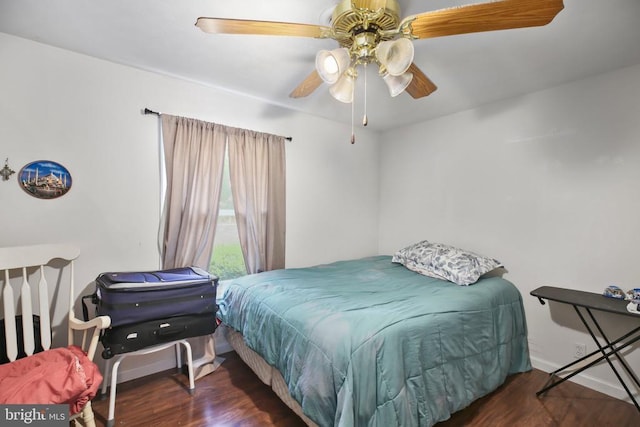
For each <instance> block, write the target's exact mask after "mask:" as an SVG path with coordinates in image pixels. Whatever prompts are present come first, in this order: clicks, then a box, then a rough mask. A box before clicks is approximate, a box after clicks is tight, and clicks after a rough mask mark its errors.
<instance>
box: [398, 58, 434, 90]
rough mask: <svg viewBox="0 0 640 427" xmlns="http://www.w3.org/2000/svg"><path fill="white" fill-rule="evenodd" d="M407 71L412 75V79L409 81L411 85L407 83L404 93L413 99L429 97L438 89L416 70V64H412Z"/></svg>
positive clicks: (418, 69)
mask: <svg viewBox="0 0 640 427" xmlns="http://www.w3.org/2000/svg"><path fill="white" fill-rule="evenodd" d="M408 71H409V72H410V73H411V74H413V79H411V83H409V86H407V88H406V89H405V92H407V93H408V94H409V95H411V96H412V97H414V98H415V99H418V98H422V97H423V96H427V95H430V94H431V93H433V92H435V90H436V89H438V87H437V86H436V85H435V84H433V82H432V81H431V80H429V77H427V76H425V75H424V73H423V72H422V71H420V68H418V67H417V66H416V64H414V63H412V64H411V66H409V70H408Z"/></svg>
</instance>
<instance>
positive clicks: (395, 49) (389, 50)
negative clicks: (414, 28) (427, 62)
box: [376, 38, 414, 76]
mask: <svg viewBox="0 0 640 427" xmlns="http://www.w3.org/2000/svg"><path fill="white" fill-rule="evenodd" d="M413 54H414V49H413V43H411V41H410V40H409V39H405V38H401V39H398V40H393V41H383V42H380V43H379V44H378V47H376V59H377V60H378V62H379V63H380V64H381V65H382V66H383V67H384V68H385V69H386V70H387V72H388V73H389V74H391V75H392V76H400V75H402V74H404V73H405V72H406V71H407V70H408V69H409V66H411V63H412V62H413Z"/></svg>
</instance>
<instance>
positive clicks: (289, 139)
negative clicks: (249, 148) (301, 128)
mask: <svg viewBox="0 0 640 427" xmlns="http://www.w3.org/2000/svg"><path fill="white" fill-rule="evenodd" d="M143 113H144V114H153V115H155V116H158V117H160V113H159V112H157V111H153V110H150V109H148V108H145V109H144V110H143ZM284 139H286V140H287V141H293V138H292V137H290V136H285V137H284Z"/></svg>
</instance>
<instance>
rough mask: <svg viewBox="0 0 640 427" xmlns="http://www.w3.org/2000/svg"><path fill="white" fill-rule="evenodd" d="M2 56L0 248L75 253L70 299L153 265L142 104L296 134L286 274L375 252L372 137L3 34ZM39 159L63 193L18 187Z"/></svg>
mask: <svg viewBox="0 0 640 427" xmlns="http://www.w3.org/2000/svg"><path fill="white" fill-rule="evenodd" d="M0 58H1V61H0V62H1V63H2V66H1V67H0V94H2V96H0V157H2V161H3V163H2V164H1V165H0V167H2V166H4V159H5V158H7V157H8V158H9V165H10V167H11V168H13V169H14V170H15V171H16V175H13V176H12V177H11V180H10V181H7V182H2V181H0V203H1V205H0V206H1V208H0V229H1V230H2V231H1V232H0V246H10V245H24V244H30V243H39V242H46V243H48V242H67V243H73V244H76V245H78V246H79V247H80V249H81V256H80V258H79V260H78V262H77V268H76V276H77V285H76V286H77V288H79V289H77V290H76V291H77V293H78V295H80V294H83V295H84V294H87V293H90V292H91V291H92V290H93V284H92V283H91V282H92V280H93V279H94V278H95V277H96V276H97V275H98V274H99V273H100V272H104V271H118V270H143V269H155V268H158V266H159V257H158V251H157V243H156V242H157V238H156V235H157V230H158V221H159V206H160V201H159V174H160V172H159V154H158V135H159V133H158V132H159V129H158V119H157V117H155V116H151V115H149V116H145V115H143V114H141V110H142V109H143V108H145V107H149V108H151V109H153V110H156V111H161V112H165V113H168V114H175V115H182V116H186V117H194V118H198V119H201V120H207V121H212V122H216V123H221V124H225V125H229V126H235V127H243V128H248V129H253V130H258V131H263V132H269V133H274V134H278V135H284V136H292V137H293V142H291V143H288V144H287V147H286V153H287V253H286V258H287V266H289V267H294V266H303V265H311V264H316V263H322V262H328V261H333V260H337V259H342V258H349V257H360V256H365V255H372V254H375V253H376V252H377V217H376V216H375V215H372V212H376V210H377V207H378V181H377V180H378V171H377V166H378V146H377V144H378V136H377V135H376V134H374V133H371V132H367V131H364V130H363V131H362V132H360V133H359V140H358V143H356V144H355V145H353V146H352V145H351V144H349V142H348V141H349V136H350V129H349V127H348V126H343V125H338V124H336V123H332V122H329V121H326V120H320V119H317V118H313V117H311V116H307V115H304V114H300V113H296V112H292V111H286V110H283V109H281V108H278V107H274V106H272V105H269V104H266V103H264V102H262V101H260V100H256V99H252V98H247V97H243V96H239V95H237V94H232V93H229V92H226V91H223V90H219V89H216V88H212V87H205V86H202V85H199V84H195V83H190V82H186V81H181V80H178V79H175V78H171V77H167V76H162V75H158V74H153V73H149V72H144V71H140V70H137V69H133V68H129V67H125V66H122V65H118V64H114V63H110V62H106V61H102V60H98V59H95V58H91V57H87V56H83V55H79V54H76V53H73V52H69V51H65V50H61V49H57V48H53V47H50V46H46V45H42V44H38V43H34V42H31V41H27V40H24V39H20V38H16V37H13V36H9V35H6V34H3V33H0ZM42 159H47V160H53V161H56V162H58V163H61V164H62V165H64V166H65V167H66V168H67V169H68V170H69V171H70V173H71V175H72V177H73V186H72V188H71V190H70V191H69V193H68V194H66V195H65V196H63V197H61V198H58V199H54V200H41V199H36V198H33V197H31V196H29V195H27V194H26V193H25V192H24V191H22V190H21V189H20V188H19V186H18V184H17V181H16V176H17V172H18V171H19V170H20V168H21V167H22V166H24V165H25V164H27V163H29V162H31V161H34V160H42ZM62 297H65V298H66V296H62ZM127 362H129V359H126V360H125V362H124V363H123V366H122V371H123V372H124V373H125V375H123V377H125V378H126V377H127V375H126V371H127V365H126V363H127ZM128 366H129V367H133V366H134V365H128ZM158 366H159V368H162V367H164V368H165V369H166V365H163V364H162V363H161V364H160V365H158Z"/></svg>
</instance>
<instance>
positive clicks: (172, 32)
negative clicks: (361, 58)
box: [0, 0, 640, 130]
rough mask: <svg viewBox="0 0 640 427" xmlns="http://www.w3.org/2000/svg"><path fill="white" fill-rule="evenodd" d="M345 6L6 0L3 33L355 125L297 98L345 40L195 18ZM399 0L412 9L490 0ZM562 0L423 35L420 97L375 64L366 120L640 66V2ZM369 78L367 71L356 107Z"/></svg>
mask: <svg viewBox="0 0 640 427" xmlns="http://www.w3.org/2000/svg"><path fill="white" fill-rule="evenodd" d="M336 2H337V0H305V1H300V0H271V1H268V0H233V1H230V0H181V1H178V0H173V1H168V0H165V1H158V0H135V1H132V0H92V1H87V0H47V1H42V0H0V32H5V33H8V34H13V35H16V36H19V37H23V38H27V39H31V40H34V41H37V42H42V43H46V44H49V45H53V46H57V47H61V48H64V49H68V50H71V51H75V52H80V53H83V54H86V55H90V56H93V57H97V58H102V59H106V60H109V61H113V62H116V63H120V64H126V65H130V66H133V67H137V68H141V69H144V70H150V71H154V72H158V73H163V74H168V75H172V76H178V77H181V78H185V79H188V80H192V81H197V82H200V83H203V84H206V85H210V86H215V87H220V88H225V89H227V90H230V91H233V92H239V93H243V94H247V95H250V96H252V97H256V98H260V99H263V100H266V101H267V102H268V103H271V104H275V105H278V106H284V107H286V108H289V109H294V110H299V111H303V112H307V113H309V114H314V115H317V116H321V117H325V118H329V119H331V120H336V121H341V122H344V123H350V121H351V114H350V112H351V107H350V106H349V105H347V104H341V103H340V102H338V101H336V100H334V99H333V98H332V97H331V96H330V95H329V93H328V90H327V87H326V85H322V86H321V87H320V88H318V89H317V90H316V91H315V92H314V93H313V94H311V95H310V96H308V97H306V98H301V99H292V98H289V97H288V94H289V93H290V92H291V90H293V89H294V88H295V87H296V86H297V85H298V84H299V83H300V82H301V81H302V80H303V79H304V78H305V77H306V76H307V75H308V74H309V73H310V72H311V71H313V66H314V59H315V54H316V52H317V51H318V50H320V49H325V48H326V49H332V48H334V47H337V43H336V42H335V41H333V40H330V39H329V40H327V39H325V40H318V39H308V38H298V37H281V36H247V35H212V34H206V33H204V32H202V31H200V30H199V29H198V28H196V27H195V26H194V23H195V21H196V19H197V18H198V17H199V16H210V17H222V18H239V19H257V20H272V21H284V22H300V23H309V24H321V25H328V22H327V21H326V19H327V16H328V14H327V11H329V10H330V9H331V8H332V6H334V5H335V4H336ZM399 3H400V7H401V8H402V17H404V16H407V15H410V14H415V13H420V12H425V11H428V10H436V9H442V8H448V7H452V6H460V5H464V4H469V3H482V1H480V0H467V1H464V0H431V1H428V2H427V1H418V0H399ZM564 4H565V8H564V10H563V11H561V12H560V13H559V14H558V16H556V18H555V19H554V20H553V21H552V22H551V23H550V24H549V25H547V26H544V27H534V28H527V29H516V30H506V31H495V32H489V33H476V34H467V35H457V36H450V37H441V38H434V39H423V40H416V41H415V42H414V46H415V50H416V53H415V60H414V62H415V63H416V65H417V66H418V67H420V69H422V71H423V72H424V73H425V74H426V75H427V76H428V77H429V78H430V79H431V80H432V81H433V82H434V83H435V84H436V85H437V86H438V90H437V91H436V92H434V93H433V94H431V95H430V96H427V97H424V98H421V99H418V100H415V99H413V98H411V97H410V96H409V95H408V94H401V95H400V96H398V97H396V98H391V97H389V95H388V92H387V89H386V87H385V86H384V83H383V82H382V80H381V79H380V78H379V77H378V76H377V73H376V70H375V69H374V67H369V70H368V73H367V76H368V79H367V81H368V90H367V113H368V117H369V127H371V128H374V129H376V130H386V129H392V128H395V127H398V126H402V125H407V124H410V123H415V122H420V121H423V120H426V119H429V118H433V117H438V116H442V115H445V114H450V113H453V112H456V111H461V110H465V109H469V108H473V107H475V106H478V105H480V104H484V103H487V102H491V101H495V100H499V99H505V98H509V97H513V96H517V95H519V94H523V93H528V92H532V91H536V90H540V89H544V88H547V87H552V86H555V85H559V84H562V83H565V82H568V81H572V80H576V79H581V78H584V77H587V76H590V75H594V74H598V73H602V72H606V71H610V70H614V69H617V68H621V67H625V66H630V65H635V64H639V63H640V0H565V1H564ZM363 80H364V79H363V78H362V73H361V77H360V78H359V79H358V84H359V89H358V91H359V92H358V93H357V94H356V97H357V100H356V104H355V105H356V106H355V108H356V114H357V115H359V114H361V113H362V109H363V99H364V92H363V90H362V89H363V88H362V81H363ZM639 84H640V82H639ZM149 107H151V108H153V106H152V105H149ZM167 112H168V113H171V112H170V111H167Z"/></svg>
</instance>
